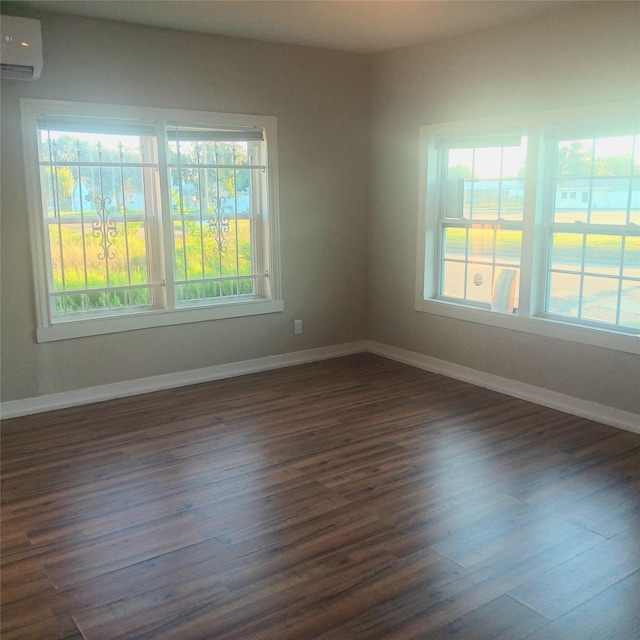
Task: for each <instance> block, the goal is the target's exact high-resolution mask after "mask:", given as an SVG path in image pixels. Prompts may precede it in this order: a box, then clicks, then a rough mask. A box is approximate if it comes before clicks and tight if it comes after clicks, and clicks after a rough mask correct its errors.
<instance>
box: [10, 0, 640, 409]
mask: <svg viewBox="0 0 640 640" xmlns="http://www.w3.org/2000/svg"><path fill="white" fill-rule="evenodd" d="M30 17H36V18H39V19H40V20H42V27H43V37H44V50H45V68H44V71H43V74H42V77H41V79H40V80H39V81H38V82H36V83H32V84H27V83H16V82H3V84H2V96H1V99H2V141H1V142H2V149H1V150H2V167H1V172H2V187H3V188H2V206H1V215H0V223H1V225H2V238H1V241H2V246H1V247H2V254H1V257H2V291H1V299H0V302H1V305H2V307H1V308H2V326H1V336H0V338H1V344H0V347H1V350H2V359H1V361H2V369H1V373H2V396H1V398H2V401H8V400H16V399H22V398H29V397H35V396H39V395H44V394H49V393H56V392H63V391H69V390H75V389H81V388H84V387H88V386H93V385H100V384H108V383H111V382H118V381H126V380H131V379H135V378H142V377H147V376H153V375H159V374H163V373H173V372H179V371H185V370H189V369H195V368H199V367H206V366H211V365H216V364H222V363H227V362H236V361H240V360H244V359H250V358H258V357H261V356H268V355H275V354H280V353H288V352H293V351H297V350H302V349H309V348H313V347H321V346H326V345H333V344H340V343H343V342H348V341H352V340H360V339H363V338H370V339H373V340H378V341H380V342H384V343H387V344H390V345H394V346H398V347H402V348H405V349H409V350H412V351H416V352H418V353H422V354H425V355H428V356H432V357H436V358H441V359H443V360H447V361H450V362H453V363H457V364H461V365H464V366H468V367H472V368H475V369H478V370H481V371H486V372H489V373H492V374H495V375H500V376H506V377H510V378H513V379H515V380H520V381H523V382H526V383H529V384H533V385H537V386H539V387H542V388H547V389H551V390H553V391H557V392H560V393H566V394H569V395H571V396H574V397H576V398H582V399H586V400H591V401H593V402H598V403H602V404H604V405H607V406H611V407H617V408H619V409H623V410H626V411H632V412H636V413H639V412H640V401H639V400H638V399H637V395H638V394H637V391H636V386H637V381H638V376H639V373H640V372H639V363H638V358H637V357H635V356H631V355H629V354H626V353H620V352H616V351H614V350H609V349H604V348H595V347H587V346H584V345H580V344H577V343H574V342H568V341H563V340H557V339H549V338H543V337H539V336H534V335H530V334H524V333H519V332H515V331H509V330H504V329H498V328H494V327H489V326H485V325H477V324H473V323H469V322H464V321H456V320H450V319H447V318H442V317H435V316H430V315H428V314H423V313H418V312H416V311H415V310H414V283H415V260H416V222H417V187H418V169H417V161H418V128H419V126H420V125H423V124H429V123H435V122H442V121H448V120H459V119H468V118H474V117H484V116H489V115H498V114H511V113H517V112H526V111H534V110H539V109H549V108H556V107H563V106H576V105H582V104H592V103H599V102H605V101H610V100H625V99H638V91H639V87H640V56H638V37H639V33H638V26H639V25H640V5H638V4H637V3H626V2H622V3H615V2H603V3H599V2H598V3H586V5H580V6H576V7H575V8H571V9H569V10H563V11H559V12H554V13H553V14H551V15H548V14H547V15H544V14H543V15H541V16H537V17H534V18H532V19H528V20H526V21H523V22H517V23H513V24H512V25H509V26H506V27H500V28H495V29H491V30H488V31H484V32H478V33H475V34H471V35H467V36H463V37H458V38H453V39H449V40H443V41H440V42H436V43H432V44H429V45H424V46H421V47H412V48H409V49H403V50H398V51H394V52H389V53H386V54H381V55H377V56H373V57H366V56H358V55H354V54H345V53H337V52H330V51H324V50H318V49H311V48H302V47H294V46H285V45H272V44H265V43H258V42H251V41H246V40H238V39H230V38H221V37H212V36H206V35H201V34H188V33H181V32H172V31H168V30H161V29H155V28H144V27H138V26H132V25H123V24H117V23H109V22H101V21H93V20H82V19H76V18H70V17H60V16H53V15H46V14H30ZM21 96H25V97H33V98H53V99H71V100H85V101H100V102H115V103H130V104H135V105H160V106H165V107H174V108H189V109H204V110H217V111H231V112H233V111H237V112H247V113H259V114H263V115H273V116H276V117H277V118H278V128H279V140H278V146H279V160H280V166H279V177H280V202H281V230H282V233H281V247H282V275H283V278H282V280H283V290H284V296H285V312H284V313H283V314H272V315H265V316H257V317H251V318H242V319H231V320H220V321H215V322H203V323H195V324H191V325H185V326H181V327H163V328H156V329H148V330H141V331H135V332H131V333H126V334H113V335H106V336H98V337H93V338H81V339H75V340H65V341H61V342H54V343H46V344H37V343H36V341H35V308H34V301H33V298H34V296H33V284H32V282H33V278H32V274H31V260H30V256H29V252H30V248H29V234H28V226H27V216H26V197H25V188H24V178H23V169H22V166H23V163H22V150H21V138H20V130H19V111H18V99H19V98H20V97H21ZM294 318H302V319H303V320H304V333H303V335H301V336H294V335H293V319H294Z"/></svg>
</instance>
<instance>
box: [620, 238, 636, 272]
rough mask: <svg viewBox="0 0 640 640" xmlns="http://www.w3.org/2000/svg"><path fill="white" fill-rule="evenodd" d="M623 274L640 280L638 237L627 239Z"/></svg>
mask: <svg viewBox="0 0 640 640" xmlns="http://www.w3.org/2000/svg"><path fill="white" fill-rule="evenodd" d="M622 273H623V275H624V276H625V277H627V278H640V238H639V237H638V236H627V237H626V238H625V243H624V262H623V272H622Z"/></svg>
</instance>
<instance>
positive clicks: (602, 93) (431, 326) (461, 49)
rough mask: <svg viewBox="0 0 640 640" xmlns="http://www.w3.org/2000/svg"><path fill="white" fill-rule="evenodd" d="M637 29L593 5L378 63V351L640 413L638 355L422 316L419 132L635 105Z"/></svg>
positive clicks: (616, 9) (371, 322)
mask: <svg viewBox="0 0 640 640" xmlns="http://www.w3.org/2000/svg"><path fill="white" fill-rule="evenodd" d="M639 25H640V4H638V3H631V2H590V3H584V4H580V5H576V6H575V7H571V8H568V9H563V10H559V11H554V12H552V13H548V14H544V13H543V14H540V15H538V16H535V17H533V18H529V19H527V20H524V21H520V22H515V23H512V24H510V25H507V26H502V27H499V28H493V29H489V30H486V31H479V32H475V33H472V34H468V35H464V36H459V37H455V38H450V39H447V40H442V41H439V42H434V43H430V44H428V45H423V46H419V47H412V48H407V49H400V50H397V51H393V52H388V53H384V54H380V55H378V56H376V57H375V59H374V65H373V76H372V96H373V98H372V104H373V108H372V140H373V159H372V175H371V178H370V180H371V191H370V202H371V212H370V215H371V220H370V224H369V243H368V250H369V281H368V313H367V319H368V337H369V338H370V339H372V340H375V341H378V342H382V343H385V344H388V345H392V346H396V347H400V348H403V349H407V350H409V351H413V352H416V353H419V354H423V355H426V356H431V357H434V358H438V359H441V360H445V361H448V362H452V363H455V364H459V365H462V366H466V367H470V368H472V369H476V370H479V371H484V372H487V373H490V374H493V375H498V376H503V377H506V378H510V379H513V380H516V381H521V382H524V383H527V384H531V385H534V386H537V387H541V388H543V389H548V390H551V391H555V392H558V393H563V394H567V395H569V396H572V397H575V398H580V399H585V400H589V401H592V402H596V403H599V404H602V405H605V406H608V407H613V408H617V409H621V410H624V411H630V412H632V413H640V394H638V389H637V385H638V381H639V380H640V359H639V358H638V356H636V355H632V354H629V353H622V352H618V351H614V350H609V349H604V348H600V347H591V346H587V345H584V344H578V343H576V342H571V341H566V340H559V339H550V338H545V337H542V336H538V335H533V334H528V333H522V332H517V331H511V330H506V329H500V328H497V327H491V326H486V325H480V324H475V323H471V322H466V321H460V320H454V319H450V318H445V317H438V316H434V315H430V314H426V313H421V312H417V311H415V272H416V233H417V211H418V198H417V194H418V130H419V127H420V126H421V125H425V124H433V123H438V122H447V121H456V120H466V119H473V118H482V117H488V116H497V115H511V114H516V113H524V112H530V111H540V110H547V109H554V108H562V107H572V106H583V105H590V104H597V103H603V102H609V101H611V102H614V101H622V100H639V93H640V29H639ZM639 104H640V102H639ZM639 114H640V107H639Z"/></svg>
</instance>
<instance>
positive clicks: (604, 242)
mask: <svg viewBox="0 0 640 640" xmlns="http://www.w3.org/2000/svg"><path fill="white" fill-rule="evenodd" d="M621 257H622V238H621V237H620V236H605V235H596V234H593V235H588V236H586V241H585V251H584V271H585V273H593V274H596V273H597V274H607V275H612V276H617V275H619V274H620V261H621Z"/></svg>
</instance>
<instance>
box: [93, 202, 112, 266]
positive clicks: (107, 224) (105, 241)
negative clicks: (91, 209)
mask: <svg viewBox="0 0 640 640" xmlns="http://www.w3.org/2000/svg"><path fill="white" fill-rule="evenodd" d="M94 203H95V205H96V213H97V214H98V218H97V220H94V221H93V222H92V223H91V226H92V227H93V237H94V238H98V244H99V245H100V247H101V248H102V252H101V253H98V259H99V260H106V259H107V258H108V259H109V260H113V258H115V257H116V254H115V253H114V252H113V251H110V249H111V245H112V244H113V243H112V242H111V240H110V238H115V237H116V236H117V235H118V225H117V223H116V221H115V220H109V216H110V215H111V212H110V211H109V210H108V209H107V205H109V204H111V198H108V197H102V196H96V197H95V199H94Z"/></svg>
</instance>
